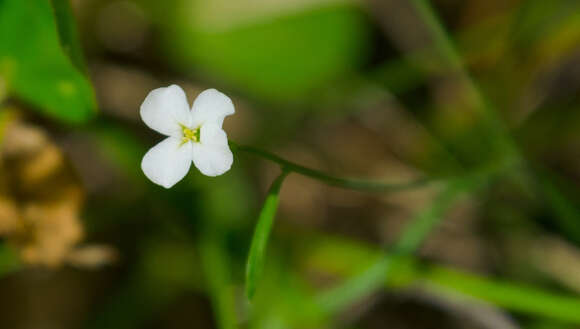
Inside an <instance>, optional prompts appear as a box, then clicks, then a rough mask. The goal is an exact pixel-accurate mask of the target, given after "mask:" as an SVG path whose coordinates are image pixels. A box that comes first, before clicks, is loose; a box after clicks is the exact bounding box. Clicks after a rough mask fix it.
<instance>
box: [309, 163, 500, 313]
mask: <svg viewBox="0 0 580 329" xmlns="http://www.w3.org/2000/svg"><path fill="white" fill-rule="evenodd" d="M493 173H495V170H484V171H482V172H481V173H477V174H473V175H469V176H466V177H464V178H458V179H455V180H451V181H450V182H448V183H447V184H446V186H445V187H444V189H443V191H442V192H441V193H440V194H439V195H438V196H437V197H436V198H435V200H434V201H433V203H432V204H431V205H430V206H429V207H427V208H426V209H424V210H422V211H421V212H419V213H418V214H417V215H416V216H415V218H414V219H413V220H412V221H411V222H410V224H409V226H408V227H407V228H406V229H405V230H404V232H403V235H402V236H401V238H400V239H399V241H398V242H397V243H396V244H395V246H394V248H393V249H394V251H395V254H396V255H397V257H395V258H391V257H389V255H388V254H386V253H385V254H384V255H383V257H381V258H380V259H379V260H377V261H376V262H375V263H374V264H373V265H371V266H370V267H369V268H368V269H366V270H365V271H363V272H362V273H360V274H359V275H356V276H354V277H352V278H350V279H347V280H346V281H345V282H344V283H342V284H340V285H339V286H337V287H335V288H332V289H330V290H329V291H326V292H323V293H322V294H321V295H319V296H318V297H317V303H318V305H319V306H320V308H321V310H322V312H324V313H327V314H332V313H335V312H337V311H340V310H341V309H343V308H345V307H346V306H348V305H350V304H351V303H352V302H354V301H356V300H360V299H361V298H363V297H365V296H367V295H369V294H371V293H372V292H374V291H376V290H378V289H380V288H382V287H383V286H384V284H385V282H386V280H387V278H388V276H389V274H390V273H391V272H392V271H395V270H396V269H397V267H398V266H399V259H402V258H404V257H406V256H408V255H410V254H412V253H413V252H415V251H416V250H417V249H418V248H419V247H420V246H421V243H422V242H423V241H424V240H425V238H426V237H427V236H428V234H429V233H430V232H431V230H432V229H433V228H434V227H435V226H436V225H437V224H438V223H439V222H440V221H441V219H442V218H443V216H444V214H445V212H446V211H447V210H448V209H449V208H450V207H451V206H452V205H453V204H454V203H455V202H456V201H457V200H458V199H459V198H460V197H461V196H463V195H465V194H467V193H469V192H473V191H474V190H476V189H477V188H479V187H481V186H482V185H483V183H486V182H487V181H488V180H489V179H490V175H492V174H493Z"/></svg>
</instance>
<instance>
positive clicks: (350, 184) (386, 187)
mask: <svg viewBox="0 0 580 329" xmlns="http://www.w3.org/2000/svg"><path fill="white" fill-rule="evenodd" d="M229 144H230V147H231V148H232V150H233V151H234V152H245V153H249V154H252V155H255V156H258V157H261V158H264V159H266V160H269V161H272V162H275V163H277V164H279V165H280V167H282V170H285V171H288V172H294V173H297V174H300V175H303V176H307V177H310V178H313V179H316V180H318V181H321V182H323V183H326V184H328V185H332V186H336V187H341V188H345V189H350V190H358V191H368V192H392V191H398V190H405V189H411V188H416V187H421V186H424V185H427V184H430V183H432V182H433V181H434V180H433V179H429V178H420V179H417V180H414V181H411V182H404V183H381V182H375V181H367V180H360V179H350V178H341V177H336V176H332V175H328V174H326V173H324V172H322V171H319V170H316V169H311V168H308V167H304V166H301V165H299V164H297V163H294V162H291V161H288V160H286V159H283V158H281V157H279V156H277V155H275V154H273V153H270V152H268V151H264V150H261V149H259V148H256V147H253V146H246V145H238V144H236V143H234V142H232V141H230V142H229Z"/></svg>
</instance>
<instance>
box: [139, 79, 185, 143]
mask: <svg viewBox="0 0 580 329" xmlns="http://www.w3.org/2000/svg"><path fill="white" fill-rule="evenodd" d="M140 113H141V119H143V121H144V122H145V124H147V126H149V128H151V129H153V130H156V131H158V132H160V133H162V134H164V135H167V136H176V137H178V136H181V132H182V131H181V127H180V124H182V125H185V126H189V124H190V120H191V115H190V113H189V105H188V104H187V97H186V96H185V92H183V89H181V87H179V86H178V85H171V86H169V87H164V88H157V89H154V90H152V91H151V92H150V93H149V94H148V95H147V97H145V100H144V101H143V104H141V111H140Z"/></svg>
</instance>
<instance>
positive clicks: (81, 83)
mask: <svg viewBox="0 0 580 329" xmlns="http://www.w3.org/2000/svg"><path fill="white" fill-rule="evenodd" d="M69 41H70V40H69ZM69 41H67V43H68V42H69ZM71 51H72V50H71ZM72 52H74V51H72ZM0 77H2V78H3V80H5V81H6V83H7V87H8V94H9V95H13V96H16V97H18V98H20V99H22V100H24V101H26V102H28V103H31V104H32V105H34V106H35V107H36V108H37V109H38V110H39V111H41V112H43V113H45V114H47V115H50V116H53V117H55V118H58V119H61V120H64V121H67V122H72V123H80V122H83V121H86V120H87V119H89V118H90V117H91V116H92V115H93V114H94V112H95V109H96V102H95V98H94V93H93V90H92V87H91V85H90V82H89V81H88V79H87V78H86V77H85V76H84V75H83V74H82V73H81V72H79V71H78V70H77V69H76V68H75V67H74V65H73V64H72V63H71V61H70V59H69V58H68V57H67V56H66V55H65V54H64V52H63V48H61V46H60V44H59V37H58V33H57V27H56V24H55V20H54V16H53V11H52V8H51V6H50V3H49V2H48V1H45V0H30V1H20V0H4V1H2V2H0Z"/></svg>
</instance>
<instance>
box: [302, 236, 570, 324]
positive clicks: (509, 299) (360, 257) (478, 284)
mask: <svg viewBox="0 0 580 329" xmlns="http://www.w3.org/2000/svg"><path fill="white" fill-rule="evenodd" d="M301 248H304V249H302V251H303V252H304V253H305V254H307V255H308V257H307V259H305V260H304V264H303V266H307V267H309V268H308V271H312V268H310V267H311V266H320V267H319V268H316V269H315V270H316V271H317V272H320V271H322V272H324V271H327V272H330V273H332V274H333V275H339V276H351V275H355V274H356V273H355V272H356V268H360V267H362V266H367V265H368V264H369V263H371V264H372V263H377V262H379V261H380V260H382V259H387V260H388V261H391V262H398V263H399V264H400V266H397V267H394V268H392V270H391V272H390V276H389V279H388V280H387V281H383V282H382V283H383V286H384V287H386V288H389V289H404V288H407V287H412V286H417V285H420V286H421V287H424V288H426V289H428V290H429V291H432V292H434V293H437V294H443V295H447V296H448V297H449V298H452V299H456V300H459V301H460V300H461V298H466V296H468V297H472V298H476V299H479V300H482V301H485V302H488V303H490V304H493V305H495V306H499V307H503V308H505V309H507V310H509V311H514V312H518V313H521V314H527V315H534V316H540V317H544V318H550V319H555V320H558V321H563V322H567V323H576V324H579V323H580V313H579V312H577V310H579V309H580V297H579V296H577V295H576V296H574V295H567V294H564V293H556V292H552V291H550V290H547V289H544V288H540V287H535V286H531V285H525V284H521V283H517V282H512V281H508V280H499V279H496V278H490V277H485V276H481V275H478V274H473V273H468V272H465V271H459V270H457V269H453V268H450V267H447V266H441V265H426V264H423V263H421V262H419V261H418V260H417V259H416V258H412V256H410V257H405V258H401V257H400V256H398V255H393V254H390V255H387V256H385V255H384V254H383V251H381V250H378V249H373V248H372V246H369V245H364V244H362V243H360V242H354V241H349V240H345V239H343V238H337V237H331V238H330V237H319V236H318V237H316V238H310V239H308V240H305V241H304V242H302V243H301ZM337 254H339V255H341V257H340V258H337V257H335V256H334V255H337ZM548 304H549V305H548Z"/></svg>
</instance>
